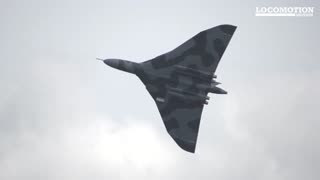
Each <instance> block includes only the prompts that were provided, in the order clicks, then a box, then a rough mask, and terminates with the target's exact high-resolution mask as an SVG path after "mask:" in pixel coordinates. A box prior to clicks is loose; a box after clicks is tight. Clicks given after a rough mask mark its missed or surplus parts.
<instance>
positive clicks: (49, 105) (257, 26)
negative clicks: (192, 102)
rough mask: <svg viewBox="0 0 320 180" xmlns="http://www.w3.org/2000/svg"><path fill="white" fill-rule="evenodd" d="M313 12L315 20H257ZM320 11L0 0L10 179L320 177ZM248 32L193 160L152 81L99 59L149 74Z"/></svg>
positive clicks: (293, 1)
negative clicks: (168, 57)
mask: <svg viewBox="0 0 320 180" xmlns="http://www.w3.org/2000/svg"><path fill="white" fill-rule="evenodd" d="M257 6H258V7H260V6H312V7H315V13H314V17H255V16H254V13H255V8H256V7H257ZM319 8H320V3H319V2H318V1H316V0H256V1H253V0H250V1H247V2H244V1H241V2H240V1H234V2H232V1H231V0H224V1H219V2H218V1H214V0H207V1H205V0H202V1H195V0H194V1H191V0H161V1H157V2H151V1H147V0H144V1H129V0H128V1H124V0H117V1H110V0H106V1H102V0H101V1H99V0H91V1H82V0H56V1H46V0H29V1H22V0H21V1H18V0H10V1H5V0H1V1H0V23H1V28H0V58H1V61H0V83H1V88H0V92H1V93H0V179H3V180H25V179H30V180H44V179H48V180H87V179H94V180H102V179H119V180H123V179H148V180H149V179H159V180H160V179H168V180H173V179H187V180H188V179H190V180H191V179H205V180H212V179H217V180H218V179H219V180H235V179H240V180H270V179H275V180H301V179H308V180H313V179H314V180H315V179H319V178H320V173H319V169H320V155H319V152H320V132H319V129H320V123H319V120H320V115H319V107H320V93H319V92H320V84H319V78H320V63H319V57H320V52H319V42H320V36H319V32H320V24H319V22H320V17H319ZM220 24H233V25H236V26H238V28H237V30H236V32H235V34H234V36H233V38H232V40H231V42H230V44H229V46H228V48H227V49H226V51H225V54H224V56H223V58H222V60H221V62H220V64H219V66H218V69H217V72H216V74H217V75H218V81H219V82H222V84H221V87H222V88H224V89H226V90H227V91H228V92H229V94H228V95H210V96H211V100H210V102H209V105H208V106H205V108H204V111H203V115H202V120H201V125H200V133H199V136H198V144H197V149H196V153H195V154H191V153H187V152H185V151H183V150H181V149H180V148H179V147H178V146H177V145H176V144H175V142H174V141H173V140H172V139H171V137H170V136H169V135H168V134H167V132H166V130H165V128H164V125H163V122H162V120H161V118H160V115H159V113H158V110H157V108H156V106H155V103H154V102H153V100H152V98H151V96H150V95H149V94H148V92H147V91H146V90H145V87H144V85H143V84H142V83H141V82H140V80H139V79H138V78H137V77H135V76H132V75H131V74H127V73H124V72H121V71H117V70H115V69H112V68H110V67H108V66H106V65H104V64H103V63H101V62H99V61H96V60H95V57H97V56H99V57H102V58H120V59H127V60H131V61H135V62H143V61H145V60H148V59H151V58H153V57H155V56H158V55H160V54H162V53H165V52H167V51H169V50H172V49H173V48H175V47H177V46H178V45H180V44H181V43H183V42H184V41H186V40H187V39H189V38H190V37H192V36H193V35H195V34H197V33H198V32H200V31H202V30H204V29H208V28H211V27H214V26H217V25H220Z"/></svg>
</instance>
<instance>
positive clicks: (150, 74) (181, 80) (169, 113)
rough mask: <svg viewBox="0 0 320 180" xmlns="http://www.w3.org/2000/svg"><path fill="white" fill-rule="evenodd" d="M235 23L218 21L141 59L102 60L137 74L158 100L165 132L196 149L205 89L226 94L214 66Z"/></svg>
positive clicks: (180, 142)
mask: <svg viewBox="0 0 320 180" xmlns="http://www.w3.org/2000/svg"><path fill="white" fill-rule="evenodd" d="M235 30H236V27H235V26H232V25H220V26H216V27H214V28H211V29H208V30H205V31H202V32H200V33H198V34H197V35H195V36H194V37H192V38H191V39H189V40H188V41H186V42H185V43H183V44H182V45H180V46H179V47H177V48H176V49H174V50H172V51H170V52H168V53H165V54H163V55H160V56H158V57H156V58H154V59H151V60H148V61H145V62H143V63H134V62H130V61H125V60H120V59H106V60H104V62H105V63H106V64H108V65H109V66H112V67H114V68H117V69H120V70H123V71H126V72H130V73H133V74H136V75H137V76H138V77H139V78H140V79H141V81H142V82H143V83H144V84H145V86H146V89H147V90H148V92H149V94H150V95H151V96H152V98H153V99H154V101H155V102H156V104H157V107H158V109H159V112H160V114H161V117H162V120H163V122H164V125H165V127H166V130H167V132H168V133H169V134H170V136H171V137H172V138H173V139H174V141H175V142H176V143H177V144H178V145H179V146H180V147H181V148H182V149H184V150H186V151H188V152H192V153H194V152H195V148H196V143H197V137H198V132H199V125H200V119H201V114H202V110H203V106H204V105H205V104H208V100H209V99H210V98H209V97H208V93H209V92H211V93H215V94H227V92H226V91H225V90H223V89H221V88H219V87H217V85H219V84H220V83H219V82H216V80H215V78H216V77H217V76H216V75H215V71H216V68H217V66H218V64H219V61H220V59H221V57H222V55H223V53H224V51H225V49H226V48H227V46H228V44H229V42H230V40H231V38H232V35H233V33H234V32H235Z"/></svg>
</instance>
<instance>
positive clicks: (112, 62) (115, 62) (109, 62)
mask: <svg viewBox="0 0 320 180" xmlns="http://www.w3.org/2000/svg"><path fill="white" fill-rule="evenodd" d="M103 62H104V63H105V64H106V65H108V66H111V67H113V68H117V67H118V64H119V60H117V59H105V60H103Z"/></svg>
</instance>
